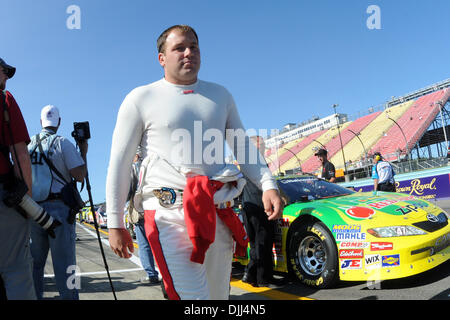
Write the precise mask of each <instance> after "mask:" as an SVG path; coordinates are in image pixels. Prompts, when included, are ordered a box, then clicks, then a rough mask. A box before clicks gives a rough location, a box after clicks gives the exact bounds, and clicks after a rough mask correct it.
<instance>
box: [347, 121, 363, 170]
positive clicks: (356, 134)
mask: <svg viewBox="0 0 450 320" xmlns="http://www.w3.org/2000/svg"><path fill="white" fill-rule="evenodd" d="M347 130H348V131H350V132H351V133H353V134H354V135H355V137H356V138H358V140H359V142H361V145H362V147H363V150H364V174H365V171H366V169H365V168H366V167H365V165H366V161H367V151H366V147H364V143H363V142H362V140H361V138H360V137H359V135H360V134H361V133H359V132H358V133H355V132H354V131H353V130H351V129H347Z"/></svg>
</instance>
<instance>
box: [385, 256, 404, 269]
mask: <svg viewBox="0 0 450 320" xmlns="http://www.w3.org/2000/svg"><path fill="white" fill-rule="evenodd" d="M381 266H382V267H398V266H400V255H399V254H391V255H388V256H382V257H381Z"/></svg>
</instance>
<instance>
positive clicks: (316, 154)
mask: <svg viewBox="0 0 450 320" xmlns="http://www.w3.org/2000/svg"><path fill="white" fill-rule="evenodd" d="M327 154H328V151H327V150H325V149H319V151H317V152H316V153H315V154H314V155H315V156H322V155H323V156H326V155H327Z"/></svg>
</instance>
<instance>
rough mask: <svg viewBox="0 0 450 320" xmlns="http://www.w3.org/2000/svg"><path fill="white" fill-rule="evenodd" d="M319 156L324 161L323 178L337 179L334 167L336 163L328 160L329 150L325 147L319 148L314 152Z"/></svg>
mask: <svg viewBox="0 0 450 320" xmlns="http://www.w3.org/2000/svg"><path fill="white" fill-rule="evenodd" d="M314 155H315V156H316V157H318V158H319V160H320V162H321V163H322V178H323V179H325V180H328V181H329V182H335V181H336V169H335V168H334V164H332V163H331V162H330V161H328V151H327V150H325V149H319V151H317V152H316V153H315V154H314Z"/></svg>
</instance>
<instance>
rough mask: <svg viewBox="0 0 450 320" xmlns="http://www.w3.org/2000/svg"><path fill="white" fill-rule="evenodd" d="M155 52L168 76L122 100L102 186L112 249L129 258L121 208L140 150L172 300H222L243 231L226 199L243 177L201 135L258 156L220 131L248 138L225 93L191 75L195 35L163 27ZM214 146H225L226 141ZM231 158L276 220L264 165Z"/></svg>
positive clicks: (149, 221) (150, 219)
mask: <svg viewBox="0 0 450 320" xmlns="http://www.w3.org/2000/svg"><path fill="white" fill-rule="evenodd" d="M157 49H158V60H159V63H160V65H161V66H162V67H163V68H164V78H163V79H161V80H159V81H156V82H153V83H151V84H149V85H146V86H142V87H139V88H136V89H134V90H133V91H132V92H131V93H129V94H128V95H127V97H126V98H125V100H124V101H123V103H122V105H121V107H120V110H119V113H118V117H117V123H116V127H115V129H114V133H113V139H112V147H111V156H110V163H109V168H108V175H107V180H106V202H107V210H108V226H109V241H110V245H111V249H112V250H113V251H114V252H115V253H116V254H117V255H119V256H120V257H124V258H129V257H130V251H131V252H133V243H132V241H131V237H130V235H129V233H128V232H127V231H126V230H125V228H124V226H123V208H124V204H125V200H126V196H127V193H128V188H129V185H130V183H129V181H130V175H129V172H130V171H129V168H130V166H131V163H132V160H133V157H134V154H135V150H136V148H137V146H138V145H141V147H142V148H143V157H144V160H143V162H142V164H141V177H140V179H141V181H140V186H139V187H138V194H141V195H142V199H143V209H144V210H145V213H144V215H145V224H146V226H145V229H146V232H147V234H148V237H149V240H150V244H151V247H152V250H153V253H154V255H155V259H156V262H157V265H158V269H159V270H160V272H161V275H162V278H163V282H164V287H165V290H166V292H167V295H168V296H169V299H228V296H229V287H230V276H231V263H232V255H233V253H232V236H233V237H235V240H237V241H239V243H241V244H242V243H243V242H244V237H245V236H246V235H245V232H244V234H242V233H241V229H240V228H242V230H243V227H242V224H241V223H240V222H239V224H240V226H239V224H237V223H235V221H234V220H233V216H234V217H236V215H229V214H227V213H229V210H231V208H230V206H231V204H232V201H228V200H227V199H229V198H230V197H231V199H230V200H232V197H237V196H238V195H239V193H240V191H241V190H242V188H243V183H244V184H245V179H243V178H240V177H239V175H238V174H236V172H234V171H233V170H232V169H231V167H228V166H226V165H225V159H224V152H223V151H224V150H220V149H219V150H217V149H216V150H215V152H211V147H210V146H209V142H208V141H205V139H204V138H203V137H204V136H206V135H207V134H213V135H214V137H213V139H214V138H217V139H220V138H224V137H226V139H227V142H228V144H229V145H231V146H232V147H231V149H232V150H233V152H234V154H235V156H236V154H237V153H238V152H243V150H247V149H250V150H248V152H249V154H250V153H251V154H257V150H256V148H255V146H253V145H252V144H251V143H249V141H248V137H247V138H246V139H239V137H238V139H235V138H236V136H233V137H230V135H228V133H229V132H230V131H229V130H227V134H226V132H225V129H232V130H231V131H233V132H235V131H236V129H240V130H241V131H242V132H245V131H244V130H243V126H242V122H241V120H240V118H239V114H238V112H237V109H236V106H235V104H234V100H233V97H232V96H231V94H230V93H229V92H228V91H227V90H226V89H225V88H224V87H222V86H220V85H217V84H215V83H211V82H206V81H202V80H199V79H198V78H197V74H198V71H199V69H200V50H199V42H198V37H197V33H196V32H195V31H194V29H192V28H191V27H189V26H183V25H177V26H173V27H170V28H168V29H167V30H165V31H164V32H163V33H162V34H161V35H160V37H159V38H158V40H157ZM233 129H234V130H233ZM203 131H205V132H203ZM235 140H236V141H235ZM242 140H243V141H244V142H242ZM217 144H219V145H220V147H221V148H223V140H222V143H217ZM208 146H209V147H210V148H207V147H208ZM241 156H242V154H241ZM205 157H206V158H205ZM211 158H212V159H211ZM236 158H237V159H238V161H241V162H240V163H239V165H240V168H241V170H242V171H243V172H244V174H245V175H246V176H247V177H248V178H250V179H251V180H252V182H254V183H255V184H256V185H257V186H258V188H261V189H262V190H263V199H262V200H263V203H264V209H265V211H266V213H267V214H268V216H269V219H270V220H272V219H276V218H278V217H280V215H281V199H280V197H279V193H278V189H277V186H276V183H275V181H274V179H273V177H272V175H271V173H270V171H269V170H268V168H266V164H265V163H257V164H250V163H248V162H246V161H243V160H242V159H243V158H246V157H239V156H237V157H236ZM247 159H248V158H247ZM144 168H146V169H145V170H144ZM228 169H230V170H228ZM144 171H145V172H146V174H145V175H144V173H143V172H144ZM242 181H243V183H242ZM140 189H141V190H140ZM135 200H136V197H135ZM222 200H224V201H223V202H221V201H222ZM225 200H227V201H225ZM217 201H220V202H217ZM228 209H229V210H228ZM231 211H232V210H231ZM216 212H217V213H216ZM196 213H198V214H201V216H199V215H196ZM147 226H149V227H148V228H147ZM247 243H248V242H247ZM205 252H206V255H205Z"/></svg>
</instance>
